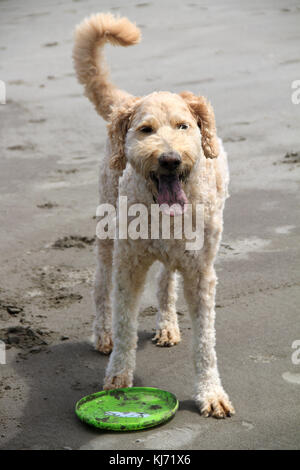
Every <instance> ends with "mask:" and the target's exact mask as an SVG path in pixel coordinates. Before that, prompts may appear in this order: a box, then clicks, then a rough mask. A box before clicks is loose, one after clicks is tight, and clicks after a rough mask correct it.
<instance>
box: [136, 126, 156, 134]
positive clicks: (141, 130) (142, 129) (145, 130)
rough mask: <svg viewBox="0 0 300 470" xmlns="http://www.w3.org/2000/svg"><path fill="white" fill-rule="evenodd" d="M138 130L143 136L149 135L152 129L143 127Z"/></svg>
mask: <svg viewBox="0 0 300 470" xmlns="http://www.w3.org/2000/svg"><path fill="white" fill-rule="evenodd" d="M139 130H140V132H142V133H143V134H151V132H153V128H152V127H151V126H144V127H141V128H140V129H139Z"/></svg>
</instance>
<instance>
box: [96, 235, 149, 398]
mask: <svg viewBox="0 0 300 470" xmlns="http://www.w3.org/2000/svg"><path fill="white" fill-rule="evenodd" d="M126 243H127V242H126V241H122V242H121V243H120V245H121V246H119V247H118V248H117V249H116V252H115V253H114V273H113V302H112V303H113V309H112V334H113V344H114V347H113V351H112V354H111V356H110V359H109V363H108V366H107V370H106V376H105V380H104V389H105V390H110V389H113V388H120V387H131V386H132V383H133V373H134V369H135V356H136V346H137V327H138V307H139V299H140V295H141V293H142V289H143V286H144V282H145V278H146V274H147V270H148V268H149V266H150V264H151V260H150V259H149V258H145V257H144V256H139V255H138V254H136V253H135V252H134V251H133V250H132V249H130V248H129V246H128V245H127V244H126Z"/></svg>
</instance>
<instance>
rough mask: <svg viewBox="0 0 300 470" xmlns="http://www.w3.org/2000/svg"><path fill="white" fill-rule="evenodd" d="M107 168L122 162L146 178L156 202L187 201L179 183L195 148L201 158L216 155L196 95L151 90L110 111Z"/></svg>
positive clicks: (209, 123)
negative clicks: (143, 95) (109, 157)
mask: <svg viewBox="0 0 300 470" xmlns="http://www.w3.org/2000/svg"><path fill="white" fill-rule="evenodd" d="M108 130H109V136H110V140H111V145H112V157H111V162H110V165H111V168H115V169H120V170H122V169H124V168H125V166H126V163H127V161H128V162H129V163H130V164H131V165H132V167H133V168H134V169H135V171H137V172H138V173H139V174H141V175H143V176H144V177H145V178H146V180H147V181H148V182H149V185H150V188H151V191H152V193H153V196H154V198H155V200H157V202H158V203H159V204H164V203H165V204H167V205H169V206H170V205H172V204H178V206H179V207H181V208H182V209H183V208H184V204H185V203H186V202H187V198H186V196H185V193H184V189H183V187H184V184H185V183H186V182H187V180H188V177H189V174H190V172H191V170H192V168H193V166H194V165H195V162H196V161H197V159H199V158H200V156H201V149H202V150H203V152H204V155H205V157H206V158H216V157H217V156H218V153H219V149H218V141H217V136H216V127H215V118H214V113H213V109H212V107H211V105H210V104H209V103H208V102H207V101H206V99H205V98H204V97H202V96H199V97H198V96H195V95H193V94H192V93H189V92H184V93H181V94H180V95H177V94H173V93H168V92H156V93H152V94H151V95H148V96H146V97H144V98H135V99H133V100H132V101H130V102H128V103H127V104H126V105H124V106H123V107H118V108H116V109H115V110H114V111H113V112H112V114H111V122H110V124H109V125H108Z"/></svg>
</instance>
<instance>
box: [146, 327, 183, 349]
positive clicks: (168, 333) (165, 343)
mask: <svg viewBox="0 0 300 470" xmlns="http://www.w3.org/2000/svg"><path fill="white" fill-rule="evenodd" d="M152 341H153V343H155V344H156V346H160V347H170V346H175V344H178V343H179V342H180V341H181V337H180V331H179V328H178V327H175V326H171V327H170V326H169V327H166V328H162V329H159V330H156V334H155V336H154V337H153V338H152Z"/></svg>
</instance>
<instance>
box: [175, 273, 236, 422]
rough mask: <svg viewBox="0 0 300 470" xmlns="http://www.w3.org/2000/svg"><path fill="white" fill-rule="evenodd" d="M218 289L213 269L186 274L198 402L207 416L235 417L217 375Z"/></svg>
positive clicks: (185, 290) (186, 291) (186, 292)
mask: <svg viewBox="0 0 300 470" xmlns="http://www.w3.org/2000/svg"><path fill="white" fill-rule="evenodd" d="M215 287H216V275H215V271H214V269H213V267H212V266H211V267H207V268H206V269H205V270H203V271H198V272H195V271H193V270H190V271H189V272H186V273H185V274H184V292H185V297H186V300H187V302H188V304H189V310H190V315H191V320H192V326H193V358H194V366H195V369H196V384H195V401H196V404H197V406H198V408H199V410H200V413H201V414H203V415H204V416H206V417H207V416H214V417H215V418H225V417H226V416H231V415H232V414H234V408H233V406H232V404H231V403H230V400H229V398H228V395H227V393H226V392H225V391H224V389H223V387H222V384H221V379H220V376H219V372H218V366H217V356H216V351H215V342H216V340H215Z"/></svg>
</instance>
